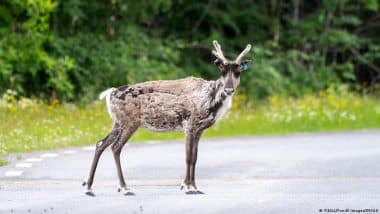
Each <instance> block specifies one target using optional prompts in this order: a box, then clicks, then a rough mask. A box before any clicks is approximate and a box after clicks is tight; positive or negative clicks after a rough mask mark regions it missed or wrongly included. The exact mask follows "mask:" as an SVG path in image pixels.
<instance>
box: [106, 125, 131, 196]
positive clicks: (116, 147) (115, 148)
mask: <svg viewBox="0 0 380 214" xmlns="http://www.w3.org/2000/svg"><path fill="white" fill-rule="evenodd" d="M136 130H137V127H128V128H124V129H123V131H122V134H121V138H120V140H119V141H117V142H115V143H114V144H113V145H112V147H111V148H112V153H113V157H114V159H115V165H116V171H117V176H118V178H119V188H118V191H119V192H120V191H122V192H123V194H124V195H135V194H134V193H133V192H132V191H131V190H130V189H129V188H128V187H127V185H126V184H125V180H124V176H123V171H122V169H121V164H120V154H121V150H122V148H123V146H124V145H125V143H127V141H128V140H129V138H130V137H131V136H132V134H133V133H134V132H135V131H136Z"/></svg>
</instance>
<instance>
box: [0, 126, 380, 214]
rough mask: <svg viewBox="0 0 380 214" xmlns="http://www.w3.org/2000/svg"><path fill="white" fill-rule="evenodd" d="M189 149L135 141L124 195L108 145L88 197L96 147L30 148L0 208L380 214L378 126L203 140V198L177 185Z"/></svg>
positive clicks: (8, 169) (125, 160)
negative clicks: (86, 191) (84, 184)
mask: <svg viewBox="0 0 380 214" xmlns="http://www.w3.org/2000/svg"><path fill="white" fill-rule="evenodd" d="M184 155H185V151H184V144H183V142H182V141H180V140H178V141H167V142H145V143H139V144H137V143H132V144H128V146H126V147H125V148H124V151H123V153H122V166H123V170H124V174H125V177H126V180H127V183H128V184H129V185H130V187H131V188H132V189H133V191H134V192H135V194H136V195H135V196H123V195H122V194H121V193H118V192H117V184H118V182H117V176H116V170H115V166H114V161H113V158H112V152H111V151H110V150H109V149H108V150H106V151H105V153H104V154H103V156H102V158H101V160H100V163H99V165H98V170H97V174H96V176H95V182H94V186H93V190H94V193H95V194H96V197H89V196H87V195H85V194H84V193H83V188H82V186H81V182H82V181H83V180H84V179H85V178H86V177H87V173H88V171H89V167H90V162H91V160H92V156H93V147H76V148H65V149H60V150H54V151H46V152H35V153H28V154H23V155H22V156H21V159H19V160H16V161H12V162H11V163H10V164H9V165H7V166H4V167H0V213H181V214H184V213H339V212H337V211H339V209H340V211H349V212H345V213H354V211H360V210H362V211H363V210H364V211H365V210H366V209H372V210H367V211H368V212H362V213H376V211H377V212H380V130H366V131H353V132H333V133H316V134H309V133H308V134H296V135H281V136H260V137H234V138H215V139H201V142H200V147H199V155H198V156H199V157H198V164H197V184H198V187H199V188H200V189H201V190H202V191H203V192H205V194H204V195H185V194H184V193H183V192H181V191H180V190H179V187H180V183H181V181H182V179H183V176H184V172H185V168H184V167H185V161H184ZM327 209H330V210H327ZM376 209H379V210H376ZM328 211H331V212H328ZM333 211H334V212H333Z"/></svg>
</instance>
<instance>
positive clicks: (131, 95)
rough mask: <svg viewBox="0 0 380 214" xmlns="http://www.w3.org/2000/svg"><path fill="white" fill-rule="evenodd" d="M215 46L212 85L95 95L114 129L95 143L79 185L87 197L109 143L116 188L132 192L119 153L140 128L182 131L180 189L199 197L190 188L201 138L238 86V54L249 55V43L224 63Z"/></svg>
mask: <svg viewBox="0 0 380 214" xmlns="http://www.w3.org/2000/svg"><path fill="white" fill-rule="evenodd" d="M214 46H215V50H214V52H215V53H214V52H213V53H214V54H215V56H216V57H217V60H216V61H215V64H216V65H217V66H218V68H219V69H220V71H221V76H220V78H219V79H218V80H216V81H206V80H203V79H200V78H195V77H188V78H184V79H179V80H159V81H149V82H143V83H138V84H133V85H125V86H121V87H118V88H111V89H108V90H106V91H105V92H103V93H102V94H101V95H100V96H101V98H106V102H107V108H108V112H109V114H110V116H111V117H112V119H113V121H114V124H115V125H114V128H113V129H112V131H111V132H110V134H109V135H108V136H107V137H106V138H104V139H102V140H100V141H99V142H98V143H97V145H96V151H95V156H94V160H93V164H92V167H91V170H90V175H89V178H88V181H87V182H85V183H84V185H85V186H86V192H87V193H88V194H92V192H91V186H92V183H93V178H94V174H95V170H96V166H97V163H98V160H99V157H100V155H101V154H102V152H103V151H104V149H105V148H106V147H107V146H109V145H112V151H113V154H114V159H115V163H116V168H117V173H118V177H119V184H120V187H121V189H122V190H123V191H124V193H125V194H131V192H130V191H129V189H128V188H127V187H126V184H125V181H124V178H123V173H122V170H121V166H120V152H121V149H122V147H123V146H124V144H125V143H126V142H127V141H128V139H129V138H130V136H131V135H132V134H133V133H134V132H135V131H136V130H137V129H138V128H140V127H141V128H145V129H149V130H152V131H175V130H176V131H183V132H184V133H185V136H186V176H185V179H184V182H183V187H185V189H186V193H201V192H200V191H199V190H197V187H196V184H195V164H196V160H197V152H198V142H199V139H200V136H201V134H202V132H203V131H204V130H205V129H207V128H208V127H210V126H211V125H213V124H214V123H215V122H216V121H217V120H218V119H219V118H220V117H221V116H222V115H223V114H224V113H225V112H226V111H227V109H228V108H229V107H230V106H231V100H232V98H231V97H232V95H233V93H234V91H235V90H236V88H237V86H238V85H239V80H240V73H241V72H242V70H243V69H242V66H241V64H240V63H241V62H240V61H241V58H242V57H243V56H242V54H243V53H245V54H246V53H248V51H249V49H250V45H248V46H247V48H246V49H245V50H244V51H243V52H242V54H240V55H239V57H238V58H237V59H236V60H235V61H228V60H227V59H226V58H225V57H224V56H223V53H222V52H221V49H220V46H219V44H218V43H217V42H214ZM245 54H244V55H245ZM244 63H248V61H246V62H244Z"/></svg>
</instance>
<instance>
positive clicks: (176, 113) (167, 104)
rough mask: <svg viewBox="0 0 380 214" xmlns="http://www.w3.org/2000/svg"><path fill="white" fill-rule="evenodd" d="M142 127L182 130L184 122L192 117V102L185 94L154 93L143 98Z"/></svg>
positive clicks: (157, 129)
mask: <svg viewBox="0 0 380 214" xmlns="http://www.w3.org/2000/svg"><path fill="white" fill-rule="evenodd" d="M143 99H144V100H143V103H142V106H141V122H140V124H141V125H140V126H141V127H142V128H145V129H148V130H151V131H156V132H164V131H175V130H177V131H182V130H183V122H184V121H186V120H187V119H188V118H189V117H190V112H191V110H190V109H191V103H190V102H189V101H188V100H187V99H186V97H183V96H176V95H172V94H166V93H152V94H150V95H147V96H145V97H144V98H143Z"/></svg>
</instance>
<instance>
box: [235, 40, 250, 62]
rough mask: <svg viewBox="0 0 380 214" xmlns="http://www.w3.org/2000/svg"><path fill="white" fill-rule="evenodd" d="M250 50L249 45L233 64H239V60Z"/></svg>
mask: <svg viewBox="0 0 380 214" xmlns="http://www.w3.org/2000/svg"><path fill="white" fill-rule="evenodd" d="M250 50H251V44H248V45H247V47H245V49H244V50H243V51H242V52H241V53H240V55H239V56H238V57H237V58H236V59H235V63H237V64H240V62H241V60H242V59H243V57H244V56H245V55H247V53H248V52H249V51H250Z"/></svg>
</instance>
